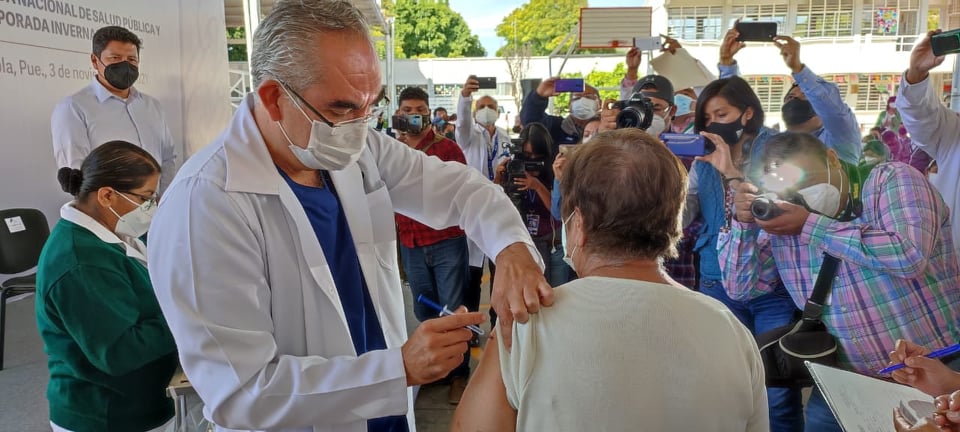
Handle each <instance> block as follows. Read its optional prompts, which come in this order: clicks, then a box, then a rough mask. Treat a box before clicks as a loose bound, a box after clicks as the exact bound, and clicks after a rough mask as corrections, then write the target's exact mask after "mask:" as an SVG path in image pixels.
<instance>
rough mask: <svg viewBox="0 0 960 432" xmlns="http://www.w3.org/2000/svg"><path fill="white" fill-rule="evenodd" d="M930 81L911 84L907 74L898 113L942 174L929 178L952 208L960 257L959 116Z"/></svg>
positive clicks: (955, 237)
mask: <svg viewBox="0 0 960 432" xmlns="http://www.w3.org/2000/svg"><path fill="white" fill-rule="evenodd" d="M930 81H931V79H930V78H929V77H927V79H925V80H923V81H920V82H918V83H916V84H910V83H908V82H907V77H906V73H904V77H903V79H901V80H900V89H899V90H898V91H897V110H898V111H900V118H901V119H903V125H904V126H906V128H907V130H908V131H910V138H912V139H913V143H914V144H916V145H917V146H919V147H920V148H921V149H923V151H925V152H927V154H928V155H930V157H932V158H934V159H936V161H937V166H938V167H939V169H938V171H939V172H938V173H937V174H931V175H930V177H929V178H930V184H932V185H933V187H935V188H936V189H937V190H938V191H939V192H940V195H942V196H943V200H944V201H945V202H946V203H947V207H949V208H950V225H951V227H952V228H953V231H952V233H953V249H954V250H956V251H957V253H960V184H958V182H957V174H956V169H957V167H960V115H958V114H957V113H955V112H953V111H950V110H949V109H947V107H946V106H944V105H943V104H942V103H940V99H939V98H937V95H936V93H935V92H934V90H933V85H931V83H930Z"/></svg>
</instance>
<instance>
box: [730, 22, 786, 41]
mask: <svg viewBox="0 0 960 432" xmlns="http://www.w3.org/2000/svg"><path fill="white" fill-rule="evenodd" d="M734 28H736V29H737V32H738V33H740V36H739V37H738V38H737V41H738V42H771V41H773V37H774V36H776V35H777V23H776V22H760V21H750V22H739V21H738V22H737V23H736V25H734Z"/></svg>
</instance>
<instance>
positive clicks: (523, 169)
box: [502, 145, 546, 211]
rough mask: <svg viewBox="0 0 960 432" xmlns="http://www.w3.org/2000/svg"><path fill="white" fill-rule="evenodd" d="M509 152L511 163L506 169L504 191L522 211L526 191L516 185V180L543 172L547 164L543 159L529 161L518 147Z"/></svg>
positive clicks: (515, 146) (503, 180)
mask: <svg viewBox="0 0 960 432" xmlns="http://www.w3.org/2000/svg"><path fill="white" fill-rule="evenodd" d="M509 150H510V161H509V162H507V166H506V167H505V168H506V172H505V173H504V177H503V179H502V182H503V189H504V191H506V192H507V196H509V197H510V201H513V205H514V206H515V207H516V208H517V209H518V210H521V211H522V210H523V202H524V200H523V198H524V194H525V191H522V190H520V189H519V187H518V186H517V185H516V184H515V183H514V180H515V179H518V178H523V177H526V176H527V172H531V173H535V172H540V171H543V169H544V166H545V164H546V163H545V161H544V160H542V159H537V160H530V159H527V156H526V155H525V154H523V151H522V148H521V147H520V146H518V145H512V146H510V149H509Z"/></svg>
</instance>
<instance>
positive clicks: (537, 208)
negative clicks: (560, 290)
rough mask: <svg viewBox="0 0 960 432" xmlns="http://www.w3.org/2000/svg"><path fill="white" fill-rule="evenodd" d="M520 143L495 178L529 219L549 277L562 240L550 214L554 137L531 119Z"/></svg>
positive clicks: (521, 214) (532, 233)
mask: <svg viewBox="0 0 960 432" xmlns="http://www.w3.org/2000/svg"><path fill="white" fill-rule="evenodd" d="M520 143H521V146H520V148H514V150H513V151H511V157H510V159H507V160H505V161H503V162H502V163H501V164H500V165H499V166H498V167H497V172H496V174H495V176H494V179H493V182H494V183H497V184H500V185H502V186H503V190H504V191H505V192H506V193H507V195H509V196H510V199H511V200H512V201H513V204H514V206H516V208H517V211H519V212H520V216H521V218H522V219H523V220H524V221H525V222H526V223H527V231H529V232H530V236H531V237H533V243H534V245H536V247H537V250H538V251H539V252H540V256H541V257H542V258H543V262H544V264H545V267H544V275H545V276H547V277H549V276H550V271H551V265H550V264H551V263H550V255H551V250H552V249H553V247H554V245H555V244H556V242H558V241H559V240H560V237H559V233H556V232H555V229H556V228H557V227H558V226H556V225H559V224H558V223H556V222H555V220H554V218H553V217H552V216H551V215H550V193H551V187H552V186H553V185H554V182H553V152H552V148H553V139H552V138H551V137H550V131H548V130H547V128H546V127H545V126H544V125H542V124H540V123H530V124H527V125H526V126H525V127H524V128H523V130H521V131H520ZM547 185H549V186H547Z"/></svg>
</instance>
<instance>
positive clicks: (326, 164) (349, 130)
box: [277, 86, 368, 171]
mask: <svg viewBox="0 0 960 432" xmlns="http://www.w3.org/2000/svg"><path fill="white" fill-rule="evenodd" d="M280 88H282V89H283V91H284V92H285V93H287V97H289V98H290V100H291V101H294V98H293V96H292V95H290V93H289V92H288V91H287V89H286V87H284V86H280ZM293 104H294V105H295V106H296V107H297V109H298V110H300V113H301V114H303V116H304V117H306V118H307V121H309V122H310V124H311V125H310V141H309V142H307V148H303V147H300V146H297V145H295V144H294V143H293V141H292V140H291V139H290V136H289V135H287V131H285V130H284V129H283V125H282V124H281V123H280V122H277V125H278V126H280V132H281V133H283V136H284V138H286V139H287V142H288V143H289V144H290V151H292V152H293V155H294V156H296V158H297V160H299V161H300V163H302V164H303V165H305V166H306V167H307V168H311V169H317V170H327V171H340V170H342V169H344V168H346V167H347V166H349V165H350V164H352V163H354V162H356V161H357V160H358V159H360V154H361V153H363V148H364V146H365V145H366V144H367V130H368V126H367V122H365V121H361V122H354V123H348V124H344V125H340V126H337V127H333V126H330V125H328V124H326V123H325V122H322V121H320V120H311V119H310V116H308V115H307V113H306V112H304V111H303V108H301V107H300V104H299V103H298V102H296V101H294V102H293Z"/></svg>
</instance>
